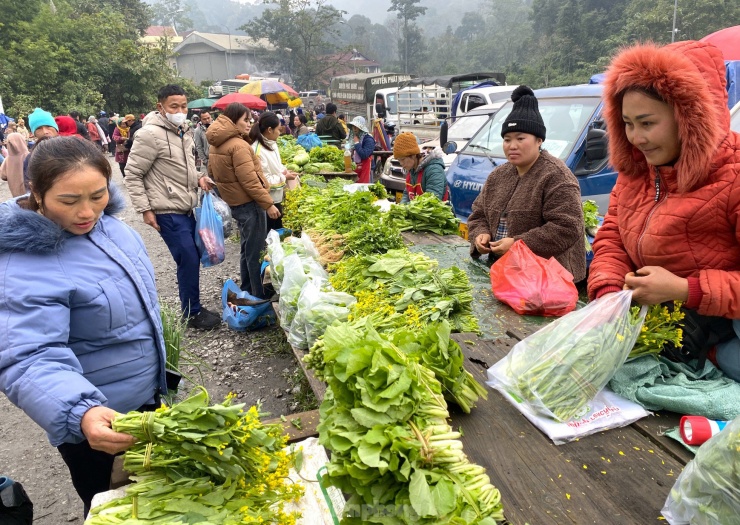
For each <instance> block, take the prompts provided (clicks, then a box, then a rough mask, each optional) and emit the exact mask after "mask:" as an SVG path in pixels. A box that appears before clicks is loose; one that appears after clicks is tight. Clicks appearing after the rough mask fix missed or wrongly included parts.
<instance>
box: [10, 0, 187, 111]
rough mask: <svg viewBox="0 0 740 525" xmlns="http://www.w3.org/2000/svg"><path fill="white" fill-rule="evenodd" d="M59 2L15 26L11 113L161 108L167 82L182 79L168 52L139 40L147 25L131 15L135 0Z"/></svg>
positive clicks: (59, 0) (11, 29)
mask: <svg viewBox="0 0 740 525" xmlns="http://www.w3.org/2000/svg"><path fill="white" fill-rule="evenodd" d="M54 5H55V9H54V10H52V9H51V8H50V5H49V4H48V3H46V2H43V3H42V4H41V5H40V6H39V9H38V11H37V12H35V13H34V15H33V17H30V18H26V19H23V20H16V21H14V22H13V24H9V25H8V30H9V31H11V32H12V33H13V34H15V35H19V36H18V37H17V39H16V40H15V41H13V42H11V43H10V44H9V46H8V48H6V50H5V51H6V52H5V53H4V60H3V61H2V63H1V65H0V68H2V70H0V92H2V94H3V102H5V105H6V110H7V112H8V113H9V114H11V115H14V116H24V115H27V114H28V113H29V112H30V111H31V110H33V108H34V107H37V106H40V107H43V108H44V109H46V110H49V111H51V112H52V113H55V114H66V113H67V112H69V111H71V110H73V109H75V110H78V111H80V112H81V113H83V114H85V115H93V114H95V113H97V111H99V110H100V109H103V108H105V109H110V110H115V111H119V112H124V111H125V112H132V113H133V112H140V111H142V110H148V109H150V108H152V107H154V102H155V98H156V92H157V89H159V87H161V86H162V85H164V84H166V83H169V82H177V81H178V80H177V79H176V76H175V74H174V71H172V70H171V69H170V68H168V67H167V65H166V56H163V55H162V54H161V53H159V52H158V51H157V50H153V49H149V48H147V47H146V46H144V45H143V44H142V43H141V42H140V41H139V40H138V35H139V30H138V28H137V27H134V26H132V25H131V21H130V20H129V19H128V18H127V16H130V14H131V11H130V9H133V8H136V7H137V6H136V5H134V3H132V2H128V1H120V2H119V1H113V0H111V1H103V2H100V1H92V0H55V1H54ZM127 9H129V10H127ZM49 28H53V30H52V31H50V29H49Z"/></svg>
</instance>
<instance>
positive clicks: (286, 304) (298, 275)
mask: <svg viewBox="0 0 740 525" xmlns="http://www.w3.org/2000/svg"><path fill="white" fill-rule="evenodd" d="M283 266H284V273H283V282H282V284H281V285H280V300H279V303H278V304H279V307H280V326H282V327H283V328H284V329H285V330H289V329H290V326H291V323H292V322H293V319H294V318H295V314H296V313H297V312H298V297H299V296H300V295H301V290H302V289H303V285H304V284H305V283H306V281H307V280H308V276H307V275H306V273H305V272H304V271H303V264H302V263H301V259H300V257H298V255H297V254H295V253H294V254H292V255H288V256H287V257H285V259H284V260H283Z"/></svg>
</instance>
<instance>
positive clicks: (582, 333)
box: [503, 290, 647, 422]
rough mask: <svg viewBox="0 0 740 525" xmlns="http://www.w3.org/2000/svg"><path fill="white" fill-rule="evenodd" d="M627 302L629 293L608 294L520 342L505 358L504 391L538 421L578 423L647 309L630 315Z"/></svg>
mask: <svg viewBox="0 0 740 525" xmlns="http://www.w3.org/2000/svg"><path fill="white" fill-rule="evenodd" d="M631 300H632V292H631V291H630V290H624V291H621V292H616V293H611V294H607V295H605V296H603V297H601V298H600V299H597V300H595V301H593V302H591V303H589V304H588V305H586V306H585V307H584V308H581V309H580V310H576V311H575V312H571V313H569V314H567V315H565V316H564V317H561V318H560V319H557V320H555V321H553V322H552V323H550V324H548V325H547V326H545V327H544V328H542V329H541V330H539V331H537V332H535V333H534V334H532V335H530V336H529V337H527V338H525V339H523V340H522V341H519V342H518V343H517V344H516V345H515V346H514V348H512V349H511V351H510V352H509V354H508V355H507V356H506V358H505V359H506V366H505V376H504V378H503V382H504V384H505V387H506V388H507V390H508V391H509V392H510V393H511V394H512V395H515V396H516V397H518V398H520V399H522V400H523V402H526V403H528V404H529V406H530V408H531V409H532V410H534V411H535V412H537V413H539V414H541V415H544V416H547V417H551V418H553V419H555V420H557V421H561V422H565V421H569V420H571V419H573V418H576V417H579V416H580V415H581V413H582V412H584V411H587V410H588V403H589V402H590V401H591V400H592V399H594V398H595V397H596V395H597V394H598V393H599V392H600V391H601V390H602V389H603V388H604V387H605V386H606V384H607V383H608V382H609V380H610V379H611V378H612V376H613V375H614V373H615V372H616V371H617V369H618V368H619V367H620V366H622V364H623V363H624V361H625V360H626V359H627V356H628V355H629V353H630V350H631V349H632V347H633V346H634V344H635V341H636V340H637V336H638V335H639V333H640V329H641V328H642V323H643V321H644V320H645V314H646V312H647V308H645V307H643V308H641V309H640V311H639V313H638V314H637V315H634V314H633V313H632V312H631V310H630V302H631Z"/></svg>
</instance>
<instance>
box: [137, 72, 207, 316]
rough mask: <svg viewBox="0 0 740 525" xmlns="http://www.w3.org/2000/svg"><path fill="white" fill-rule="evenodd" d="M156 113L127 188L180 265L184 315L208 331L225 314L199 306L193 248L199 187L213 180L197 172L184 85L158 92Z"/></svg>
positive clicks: (140, 137) (147, 123)
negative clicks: (187, 118) (194, 210)
mask: <svg viewBox="0 0 740 525" xmlns="http://www.w3.org/2000/svg"><path fill="white" fill-rule="evenodd" d="M157 100H158V103H157V111H154V112H152V113H150V114H149V115H147V116H146V118H145V119H144V121H143V126H142V128H141V129H140V130H139V132H138V133H137V134H136V137H135V139H134V143H133V146H132V148H131V153H129V157H128V162H127V164H126V179H125V180H126V188H127V189H128V192H129V195H130V196H131V202H132V203H133V205H134V209H135V210H136V211H137V212H138V213H141V214H142V216H143V219H144V223H146V224H148V225H149V226H151V227H152V228H154V229H155V230H157V231H158V232H159V233H160V235H161V236H162V239H163V240H164V242H165V244H167V247H168V248H169V250H170V253H171V254H172V257H173V258H174V259H175V263H176V264H177V286H178V288H179V291H180V303H181V307H182V312H183V316H184V317H186V318H187V319H188V325H189V326H190V327H192V328H199V329H204V330H210V329H213V328H215V327H217V326H218V325H219V324H220V322H221V316H220V315H218V314H216V313H214V312H211V311H209V310H206V309H205V308H204V307H202V306H201V304H200V254H199V253H198V249H197V248H196V246H195V215H194V213H193V209H194V208H195V207H196V205H197V204H198V186H200V187H201V188H202V189H203V190H204V191H208V190H209V189H211V187H212V186H213V181H212V180H211V179H210V178H208V177H207V176H206V174H205V173H202V174H201V173H198V172H197V171H196V169H195V143H194V141H193V131H192V129H190V128H189V126H188V124H187V122H186V119H185V118H186V116H187V112H188V100H187V97H186V96H185V91H183V89H182V88H181V87H180V86H177V85H174V84H169V85H167V86H164V87H163V88H162V89H160V90H159V93H158V94H157Z"/></svg>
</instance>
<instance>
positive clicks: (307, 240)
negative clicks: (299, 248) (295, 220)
mask: <svg viewBox="0 0 740 525" xmlns="http://www.w3.org/2000/svg"><path fill="white" fill-rule="evenodd" d="M301 243H302V244H303V247H304V248H305V249H306V254H307V255H310V256H311V257H313V258H314V259H316V260H317V261H318V260H319V250H317V249H316V245H315V244H314V243H313V241H312V240H311V237H309V236H308V234H307V233H305V232H304V233H301Z"/></svg>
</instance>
